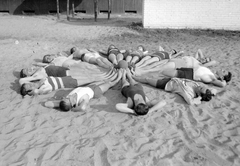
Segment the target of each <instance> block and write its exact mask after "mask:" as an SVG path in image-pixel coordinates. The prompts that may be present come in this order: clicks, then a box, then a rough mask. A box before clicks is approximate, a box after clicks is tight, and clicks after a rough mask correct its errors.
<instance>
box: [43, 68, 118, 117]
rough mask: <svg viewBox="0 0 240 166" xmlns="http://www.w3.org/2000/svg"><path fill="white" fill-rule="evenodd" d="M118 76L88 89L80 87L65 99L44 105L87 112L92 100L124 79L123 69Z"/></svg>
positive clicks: (87, 87)
mask: <svg viewBox="0 0 240 166" xmlns="http://www.w3.org/2000/svg"><path fill="white" fill-rule="evenodd" d="M116 76H117V78H116V77H115V78H114V79H111V80H108V81H107V82H100V83H94V84H92V85H89V86H86V87H78V88H76V89H74V90H73V91H71V92H70V93H69V94H68V95H67V96H66V97H65V98H64V99H62V100H56V101H47V102H45V103H44V105H45V107H48V108H58V107H59V108H60V109H61V110H62V111H64V112H67V111H70V110H71V109H74V110H80V111H85V110H86V108H87V106H88V103H89V101H90V100H91V99H92V98H99V97H100V96H102V95H103V94H104V93H105V92H107V91H108V90H109V89H110V88H111V87H113V86H114V85H116V84H117V83H118V82H119V80H120V79H121V77H122V69H120V70H119V71H118V74H117V75H116Z"/></svg>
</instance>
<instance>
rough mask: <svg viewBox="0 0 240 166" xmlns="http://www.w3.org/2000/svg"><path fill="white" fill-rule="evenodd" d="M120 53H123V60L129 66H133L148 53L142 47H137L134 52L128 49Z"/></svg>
mask: <svg viewBox="0 0 240 166" xmlns="http://www.w3.org/2000/svg"><path fill="white" fill-rule="evenodd" d="M122 52H124V53H123V55H124V59H125V60H126V61H127V62H128V63H129V64H135V63H137V62H139V61H140V60H141V59H142V57H144V56H145V55H146V54H147V53H148V51H147V50H146V49H145V47H144V46H142V45H139V46H137V49H136V50H133V49H129V50H124V51H122Z"/></svg>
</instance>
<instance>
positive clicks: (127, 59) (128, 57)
mask: <svg viewBox="0 0 240 166" xmlns="http://www.w3.org/2000/svg"><path fill="white" fill-rule="evenodd" d="M131 60H132V56H131V55H128V56H127V57H126V61H127V62H128V63H130V62H131Z"/></svg>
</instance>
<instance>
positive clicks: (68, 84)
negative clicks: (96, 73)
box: [46, 76, 78, 91]
mask: <svg viewBox="0 0 240 166" xmlns="http://www.w3.org/2000/svg"><path fill="white" fill-rule="evenodd" d="M47 83H49V84H50V85H51V87H52V91H54V90H57V89H62V88H76V87H77V86H78V83H77V80H76V79H73V78H72V77H70V76H67V77H47V79H46V84H47Z"/></svg>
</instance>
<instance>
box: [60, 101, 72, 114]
mask: <svg viewBox="0 0 240 166" xmlns="http://www.w3.org/2000/svg"><path fill="white" fill-rule="evenodd" d="M59 107H60V109H61V110H62V111H64V112H68V111H69V110H70V109H71V108H72V107H71V105H69V104H68V103H67V102H66V101H65V100H62V101H60V103H59Z"/></svg>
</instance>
